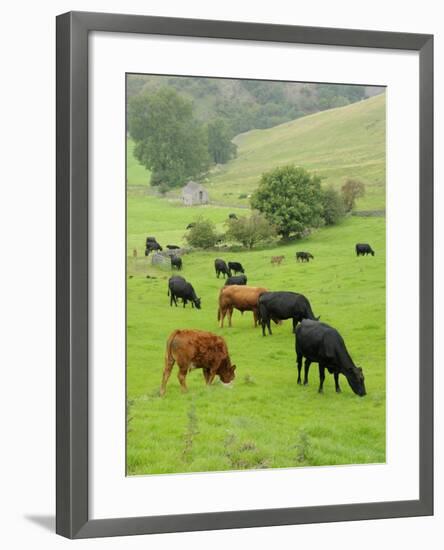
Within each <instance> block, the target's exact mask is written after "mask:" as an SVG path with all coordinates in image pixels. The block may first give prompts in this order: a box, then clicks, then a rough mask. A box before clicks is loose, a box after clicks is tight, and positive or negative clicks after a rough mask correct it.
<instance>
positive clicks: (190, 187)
mask: <svg viewBox="0 0 444 550" xmlns="http://www.w3.org/2000/svg"><path fill="white" fill-rule="evenodd" d="M194 191H205V188H204V186H203V185H201V184H200V183H197V182H195V181H191V180H190V181H189V182H188V183H187V184H186V185H185V187H183V188H182V192H183V193H194Z"/></svg>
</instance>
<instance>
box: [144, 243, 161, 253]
mask: <svg viewBox="0 0 444 550" xmlns="http://www.w3.org/2000/svg"><path fill="white" fill-rule="evenodd" d="M153 250H159V251H162V250H163V248H162V247H161V246H160V244H159V243H158V242H155V241H147V243H146V247H145V256H149V254H150V252H152V251H153Z"/></svg>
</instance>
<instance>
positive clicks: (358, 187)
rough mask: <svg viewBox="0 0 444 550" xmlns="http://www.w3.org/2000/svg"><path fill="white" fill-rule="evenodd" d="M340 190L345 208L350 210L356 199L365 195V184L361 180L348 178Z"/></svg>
mask: <svg viewBox="0 0 444 550" xmlns="http://www.w3.org/2000/svg"><path fill="white" fill-rule="evenodd" d="M341 192H342V198H343V200H344V204H345V209H346V211H347V212H350V211H351V210H353V208H354V207H355V206H356V199H359V198H360V197H363V196H364V195H365V185H364V184H363V183H362V181H359V180H354V179H348V180H347V181H346V182H345V183H344V185H343V186H342V188H341Z"/></svg>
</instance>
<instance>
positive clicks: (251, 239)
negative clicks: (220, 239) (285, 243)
mask: <svg viewBox="0 0 444 550" xmlns="http://www.w3.org/2000/svg"><path fill="white" fill-rule="evenodd" d="M226 224H227V226H228V230H227V232H226V234H225V238H226V240H227V241H235V242H239V243H241V244H242V245H243V246H245V247H246V248H250V249H251V248H253V247H254V245H255V244H257V243H260V242H266V241H270V240H272V239H273V237H275V236H276V230H275V228H274V227H273V226H272V225H271V224H270V223H269V222H268V220H267V219H266V218H265V216H263V215H262V214H260V213H259V212H253V213H252V214H251V216H249V217H247V216H242V217H240V218H238V219H237V220H236V219H229V220H228V221H227V222H226Z"/></svg>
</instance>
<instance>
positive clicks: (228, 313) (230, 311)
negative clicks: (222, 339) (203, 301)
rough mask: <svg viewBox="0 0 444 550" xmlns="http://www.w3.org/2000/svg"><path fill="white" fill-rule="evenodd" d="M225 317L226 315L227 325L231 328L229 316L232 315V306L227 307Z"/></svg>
mask: <svg viewBox="0 0 444 550" xmlns="http://www.w3.org/2000/svg"><path fill="white" fill-rule="evenodd" d="M227 317H228V326H229V327H230V328H231V317H233V308H232V307H230V308H228V311H227Z"/></svg>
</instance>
